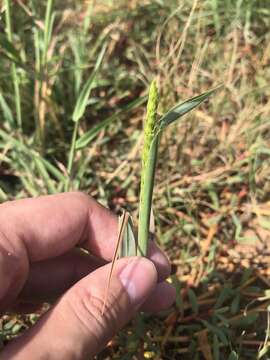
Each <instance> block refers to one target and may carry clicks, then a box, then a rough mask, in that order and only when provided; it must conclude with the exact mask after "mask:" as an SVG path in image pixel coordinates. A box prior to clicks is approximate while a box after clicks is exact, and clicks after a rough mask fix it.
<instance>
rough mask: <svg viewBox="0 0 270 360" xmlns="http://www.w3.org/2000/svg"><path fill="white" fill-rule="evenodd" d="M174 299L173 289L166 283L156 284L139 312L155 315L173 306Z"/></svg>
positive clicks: (174, 291)
mask: <svg viewBox="0 0 270 360" xmlns="http://www.w3.org/2000/svg"><path fill="white" fill-rule="evenodd" d="M175 298H176V290H175V288H174V287H173V286H172V285H171V284H169V283H167V282H166V281H163V282H162V283H159V284H157V286H156V288H155V290H154V291H153V293H152V294H151V296H150V297H149V298H148V299H147V300H146V302H145V303H144V304H143V305H142V307H141V310H142V311H145V312H150V313H155V312H159V311H162V310H165V309H168V308H169V307H170V306H172V305H173V304H174V302H175Z"/></svg>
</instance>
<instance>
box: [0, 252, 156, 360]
mask: <svg viewBox="0 0 270 360" xmlns="http://www.w3.org/2000/svg"><path fill="white" fill-rule="evenodd" d="M110 267H111V264H108V265H105V266H103V267H101V268H99V269H97V270H96V271H94V272H93V273H91V274H90V275H88V276H86V277H85V278H83V279H82V280H81V281H79V282H78V283H76V285H74V286H73V287H72V288H70V289H69V290H68V292H67V293H65V295H63V296H62V298H61V299H60V300H59V301H58V303H57V304H56V305H55V306H54V307H53V308H52V309H51V310H49V311H48V312H47V313H46V314H45V315H44V316H43V317H42V318H41V319H40V320H39V322H38V323H37V324H36V325H35V326H34V327H33V328H31V329H30V330H28V331H27V332H26V333H25V334H24V335H23V336H21V337H20V338H18V339H16V340H15V341H14V342H11V343H10V344H9V345H8V346H7V347H6V348H5V349H4V351H3V352H2V354H1V355H2V357H1V359H11V358H12V359H13V358H14V359H15V358H16V360H24V359H41V358H42V359H50V360H54V359H57V360H61V359H65V360H66V359H72V360H82V359H89V357H91V356H94V355H96V354H97V353H98V352H99V351H100V350H102V349H103V348H104V346H105V345H106V344H107V342H108V341H109V340H110V339H111V338H112V337H113V336H114V335H115V334H116V333H117V332H118V331H119V330H120V329H121V328H122V327H123V326H124V325H125V324H126V323H127V322H128V321H129V320H130V319H131V318H132V316H133V315H134V313H135V312H136V310H137V309H138V308H139V307H140V305H142V304H143V303H144V302H145V300H146V299H147V297H148V296H149V295H150V294H151V292H152V291H153V290H154V288H155V286H156V283H157V272H156V269H155V266H154V264H153V263H152V262H151V261H149V260H147V259H146V258H136V257H135V258H125V259H121V260H119V261H117V262H116V265H115V269H114V271H113V276H112V279H111V283H110V288H109V291H108V296H107V301H106V306H105V309H104V312H103V313H102V308H103V304H104V296H105V290H106V286H107V284H108V278H109V273H110Z"/></svg>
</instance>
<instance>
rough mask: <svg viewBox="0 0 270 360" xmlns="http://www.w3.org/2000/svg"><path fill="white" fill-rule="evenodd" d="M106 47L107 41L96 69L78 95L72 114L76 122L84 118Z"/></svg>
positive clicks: (99, 56)
mask: <svg viewBox="0 0 270 360" xmlns="http://www.w3.org/2000/svg"><path fill="white" fill-rule="evenodd" d="M106 48H107V44H106V43H105V44H104V45H103V47H102V49H101V51H100V53H99V55H98V58H97V61H96V64H95V67H94V70H93V72H92V74H91V75H90V77H89V79H88V80H87V82H86V83H85V85H84V87H83V88H82V90H81V92H80V94H79V97H78V99H77V102H76V105H75V109H74V111H73V114H72V120H73V121H74V122H78V121H79V120H80V119H81V118H82V116H83V114H84V112H85V109H86V106H87V102H88V98H89V95H90V92H91V90H92V86H93V83H94V80H95V78H96V76H97V73H98V71H99V69H100V66H101V63H102V60H103V58H104V55H105V52H106Z"/></svg>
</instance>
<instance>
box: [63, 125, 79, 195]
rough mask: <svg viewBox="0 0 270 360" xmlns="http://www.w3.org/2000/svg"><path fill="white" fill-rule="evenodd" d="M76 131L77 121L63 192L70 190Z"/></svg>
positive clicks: (76, 127) (77, 127)
mask: <svg viewBox="0 0 270 360" xmlns="http://www.w3.org/2000/svg"><path fill="white" fill-rule="evenodd" d="M78 129H79V121H76V122H75V126H74V129H73V134H72V141H71V147H70V151H69V156H68V166H67V171H68V179H67V181H66V184H65V191H68V190H69V189H70V181H71V179H72V170H73V162H74V157H75V153H76V140H77V134H78Z"/></svg>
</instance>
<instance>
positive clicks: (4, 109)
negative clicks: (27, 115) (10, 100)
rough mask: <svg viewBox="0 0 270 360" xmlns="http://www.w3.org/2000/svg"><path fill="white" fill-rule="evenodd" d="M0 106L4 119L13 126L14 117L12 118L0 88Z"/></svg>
mask: <svg viewBox="0 0 270 360" xmlns="http://www.w3.org/2000/svg"><path fill="white" fill-rule="evenodd" d="M0 108H1V109H2V112H3V115H4V119H5V120H6V121H7V122H8V123H9V124H10V126H14V125H15V122H14V118H13V115H12V112H11V109H10V107H9V106H8V104H7V102H6V100H5V98H4V96H3V94H2V91H1V90H0Z"/></svg>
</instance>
